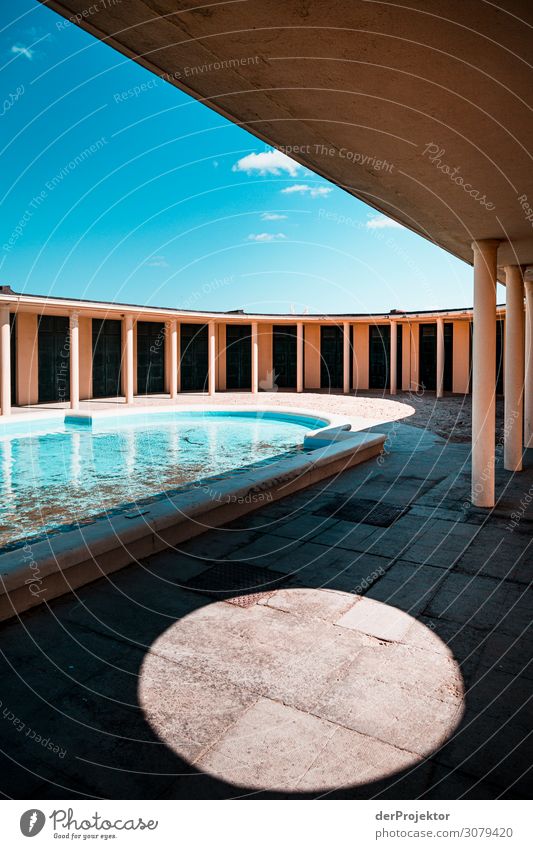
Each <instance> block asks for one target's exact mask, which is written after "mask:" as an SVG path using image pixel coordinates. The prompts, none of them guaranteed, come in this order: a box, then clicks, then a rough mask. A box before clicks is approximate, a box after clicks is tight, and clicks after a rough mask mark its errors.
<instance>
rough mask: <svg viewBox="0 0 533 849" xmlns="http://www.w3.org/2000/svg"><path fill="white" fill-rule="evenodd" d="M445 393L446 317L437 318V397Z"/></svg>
mask: <svg viewBox="0 0 533 849" xmlns="http://www.w3.org/2000/svg"><path fill="white" fill-rule="evenodd" d="M443 395H444V319H443V318H438V319H437V398H442V396H443Z"/></svg>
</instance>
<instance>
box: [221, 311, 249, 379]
mask: <svg viewBox="0 0 533 849" xmlns="http://www.w3.org/2000/svg"><path fill="white" fill-rule="evenodd" d="M226 388H227V389H251V388H252V328H251V325H250V324H227V325H226Z"/></svg>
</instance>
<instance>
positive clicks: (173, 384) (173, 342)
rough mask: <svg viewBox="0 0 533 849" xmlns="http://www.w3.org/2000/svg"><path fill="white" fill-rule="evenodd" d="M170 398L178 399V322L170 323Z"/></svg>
mask: <svg viewBox="0 0 533 849" xmlns="http://www.w3.org/2000/svg"><path fill="white" fill-rule="evenodd" d="M169 324H170V328H169V329H170V363H169V366H170V368H169V371H170V397H171V399H172V400H173V401H175V400H176V398H177V397H178V322H177V321H170V322H169Z"/></svg>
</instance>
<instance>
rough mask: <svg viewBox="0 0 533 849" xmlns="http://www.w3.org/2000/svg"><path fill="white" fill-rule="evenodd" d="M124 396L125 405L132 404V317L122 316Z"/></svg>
mask: <svg viewBox="0 0 533 849" xmlns="http://www.w3.org/2000/svg"><path fill="white" fill-rule="evenodd" d="M123 332H124V339H123V344H124V395H125V396H126V404H133V316H132V315H126V316H124V322H123Z"/></svg>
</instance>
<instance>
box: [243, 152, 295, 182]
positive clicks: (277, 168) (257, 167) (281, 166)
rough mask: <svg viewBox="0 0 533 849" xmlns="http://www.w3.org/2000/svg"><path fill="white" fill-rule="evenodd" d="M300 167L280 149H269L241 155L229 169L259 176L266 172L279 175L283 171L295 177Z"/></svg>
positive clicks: (263, 175)
mask: <svg viewBox="0 0 533 849" xmlns="http://www.w3.org/2000/svg"><path fill="white" fill-rule="evenodd" d="M300 167H301V166H300V165H298V163H297V162H295V161H294V159H290V157H288V156H287V155H286V154H285V153H282V152H281V150H269V151H265V152H264V153H249V154H248V156H243V158H242V159H239V160H238V161H237V162H236V163H235V165H234V166H233V168H232V169H231V170H232V171H243V172H244V173H245V174H259V175H260V176H261V177H265V176H266V175H267V174H274V175H275V176H278V177H279V175H280V174H282V173H283V172H284V171H285V172H286V173H287V174H290V176H291V177H296V174H297V173H298V169H299V168H300Z"/></svg>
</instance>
